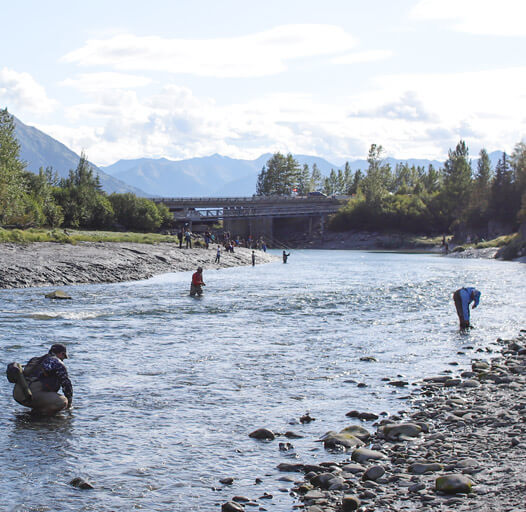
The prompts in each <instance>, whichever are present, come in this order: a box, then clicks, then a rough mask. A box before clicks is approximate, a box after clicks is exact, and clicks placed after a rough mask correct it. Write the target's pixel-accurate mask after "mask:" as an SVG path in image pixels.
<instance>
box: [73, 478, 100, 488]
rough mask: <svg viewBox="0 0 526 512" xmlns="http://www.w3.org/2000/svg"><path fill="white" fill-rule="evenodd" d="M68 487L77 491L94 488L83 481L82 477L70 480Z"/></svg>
mask: <svg viewBox="0 0 526 512" xmlns="http://www.w3.org/2000/svg"><path fill="white" fill-rule="evenodd" d="M69 485H71V486H72V487H76V488H77V489H83V490H85V489H94V488H95V487H93V485H92V484H91V483H90V482H88V481H87V480H85V479H84V478H82V477H79V476H77V477H75V478H74V479H73V480H71V481H70V482H69Z"/></svg>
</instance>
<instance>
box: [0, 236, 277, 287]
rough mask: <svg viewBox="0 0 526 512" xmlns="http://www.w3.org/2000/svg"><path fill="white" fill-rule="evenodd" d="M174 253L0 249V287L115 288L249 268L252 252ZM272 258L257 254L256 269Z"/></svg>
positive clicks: (170, 248)
mask: <svg viewBox="0 0 526 512" xmlns="http://www.w3.org/2000/svg"><path fill="white" fill-rule="evenodd" d="M215 255H216V250H215V248H212V246H211V248H210V249H208V250H207V249H202V248H198V249H179V248H178V246H177V245H176V244H155V245H150V244H136V243H111V242H104V243H93V242H79V243H78V244H76V245H72V244H57V243H48V242H40V243H33V244H27V245H19V244H11V243H3V244H0V288H26V287H32V286H63V285H72V284H86V283H115V282H121V281H134V280H138V279H147V278H149V277H152V276H153V275H156V274H163V273H166V272H183V271H188V270H194V269H196V268H197V266H199V265H200V266H202V267H203V268H204V269H210V268H220V267H234V266H240V265H251V264H252V259H251V255H252V251H251V250H249V249H244V248H236V250H235V252H234V253H227V252H226V251H224V250H223V251H222V252H221V263H220V264H219V265H218V264H216V263H214V259H215ZM277 259H278V258H277V257H276V256H273V255H270V254H268V253H264V252H262V251H256V264H258V265H259V264H262V263H269V262H271V261H276V260H277Z"/></svg>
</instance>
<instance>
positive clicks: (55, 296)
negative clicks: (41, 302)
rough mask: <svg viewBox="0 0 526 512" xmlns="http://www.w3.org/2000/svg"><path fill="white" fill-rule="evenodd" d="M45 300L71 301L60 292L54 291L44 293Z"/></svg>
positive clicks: (66, 295) (64, 293)
mask: <svg viewBox="0 0 526 512" xmlns="http://www.w3.org/2000/svg"><path fill="white" fill-rule="evenodd" d="M45 297H46V299H59V300H68V299H69V300H71V297H70V296H69V295H68V294H67V293H66V292H64V291H62V290H55V291H54V292H49V293H46V295H45Z"/></svg>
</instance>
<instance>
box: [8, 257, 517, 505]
mask: <svg viewBox="0 0 526 512" xmlns="http://www.w3.org/2000/svg"><path fill="white" fill-rule="evenodd" d="M525 269H526V266H525V265H520V264H515V263H502V262H496V261H484V260H455V259H448V258H441V257H437V256H431V255H410V254H408V255H404V254H383V253H374V254H373V253H365V252H351V251H332V252H329V251H293V254H292V256H291V257H290V258H289V263H288V264H287V265H283V264H282V263H276V264H271V265H263V266H256V267H254V268H252V267H246V268H236V269H221V270H216V271H205V281H206V283H207V287H206V289H205V295H204V297H203V298H202V299H201V300H195V299H192V298H190V297H188V295H187V293H188V283H189V280H190V275H191V273H190V272H187V273H181V274H167V275H164V276H158V277H156V278H154V279H150V280H148V281H142V282H136V283H123V284H117V285H94V286H76V287H70V288H67V292H68V293H69V294H70V295H72V296H73V301H71V302H69V301H68V304H64V303H61V302H57V303H54V302H50V301H48V300H46V299H45V298H44V294H45V293H47V292H48V291H50V290H51V289H49V288H48V289H44V288H40V289H26V290H4V291H1V292H0V294H1V296H2V303H3V305H2V310H1V311H0V343H1V344H2V349H3V350H2V352H1V353H2V363H3V364H4V367H5V365H7V363H9V362H11V361H13V360H18V361H19V362H22V363H25V362H26V361H27V360H28V359H30V358H31V357H32V356H34V355H40V354H44V353H45V352H46V351H47V350H48V348H49V346H50V345H51V344H52V343H56V342H62V343H66V344H67V345H68V352H69V353H70V359H68V360H67V364H68V368H69V371H70V374H71V377H72V380H73V383H74V387H75V397H74V409H73V410H72V411H71V413H69V412H65V413H63V414H62V415H59V416H57V417H55V418H52V419H43V418H34V417H32V416H31V415H29V414H27V413H24V412H22V408H21V407H20V406H19V405H18V404H16V403H15V402H14V401H13V400H12V398H11V391H12V389H11V385H9V384H8V382H7V380H5V379H4V380H3V381H2V384H1V394H0V428H1V429H2V432H4V433H5V435H3V436H0V474H1V475H2V479H3V481H5V482H6V483H4V486H3V489H2V490H3V492H2V494H1V495H0V510H20V511H37V510H38V511H41V510H64V511H77V510H86V511H91V510H93V511H95V510H96V511H128V510H132V509H134V508H137V509H143V510H149V511H165V510H174V511H192V510H202V511H209V510H217V509H218V508H219V507H218V505H217V504H219V503H222V502H224V501H226V500H228V499H230V498H231V497H232V496H233V495H245V496H248V497H249V498H253V499H257V498H258V497H259V496H261V495H262V494H263V492H265V491H268V492H271V493H272V494H273V496H274V497H273V499H272V500H263V503H262V504H263V505H264V506H265V508H267V509H269V510H273V511H278V512H279V511H289V510H291V508H292V505H293V501H292V498H290V496H289V495H288V493H287V492H284V490H283V489H284V487H286V485H285V484H284V483H283V482H280V481H279V480H278V479H279V477H280V476H282V475H280V474H279V473H278V472H277V471H276V469H275V467H276V465H277V464H279V463H280V462H283V461H288V462H290V461H291V457H292V458H293V460H295V458H297V460H301V461H303V462H309V461H312V462H316V461H317V462H320V461H324V460H330V459H331V458H333V457H338V456H337V455H330V454H327V453H326V452H325V451H324V450H323V448H322V447H321V446H320V443H315V442H314V439H317V438H319V437H320V436H321V435H323V434H324V433H325V432H326V431H328V430H336V429H341V428H343V427H345V426H347V425H348V424H349V423H350V422H351V420H349V419H348V418H346V417H345V413H346V412H348V411H349V410H351V409H358V410H368V411H372V412H377V413H379V412H381V411H397V410H399V409H400V408H401V407H403V405H402V404H403V403H404V402H403V401H401V400H400V399H401V398H402V397H403V396H405V395H407V394H408V393H409V392H410V388H409V390H408V389H398V388H396V389H391V388H392V386H388V385H386V382H385V381H384V380H382V379H384V378H385V377H389V378H399V376H403V377H404V378H405V380H408V381H410V382H412V381H414V380H415V379H417V378H419V377H421V376H424V375H429V374H433V373H437V372H439V371H442V370H446V369H449V368H453V369H454V370H458V369H462V368H463V367H465V366H466V365H468V364H469V361H470V358H471V357H473V354H475V356H477V357H487V353H486V352H485V351H484V352H482V353H479V352H476V350H477V349H478V348H479V347H486V346H488V345H489V344H491V342H492V341H494V340H495V339H496V338H497V337H498V336H511V335H514V334H516V333H517V331H518V330H519V329H520V328H521V327H524V325H523V324H521V322H522V321H523V317H522V316H521V315H523V311H524V306H525V297H524V294H523V293H522V292H521V291H522V290H524V286H525V285H526V272H525ZM468 284H469V285H474V286H476V287H477V288H479V289H480V290H481V291H482V294H483V295H482V300H481V305H480V307H479V308H477V309H476V310H475V311H474V312H473V314H472V320H473V323H474V324H475V326H476V329H474V330H473V331H472V332H471V333H470V334H469V335H468V336H461V335H460V334H459V332H458V328H457V319H456V315H455V309H454V306H453V302H452V300H451V295H452V293H453V291H454V290H455V289H456V288H458V287H460V286H462V285H468ZM466 347H473V348H466ZM460 352H464V353H465V354H461V353H460ZM366 356H372V357H374V358H375V359H376V360H377V362H367V361H362V360H361V359H360V358H363V357H366ZM451 362H458V363H459V365H458V366H454V367H452V366H450V365H449V363H451ZM358 383H365V384H366V385H367V387H365V388H359V387H357V384H358ZM307 411H310V412H311V414H312V416H313V417H315V418H316V421H314V422H312V423H309V424H300V423H299V421H298V419H299V418H300V416H302V415H303V414H305V413H306V412H307ZM259 427H267V428H271V429H273V430H275V431H281V432H284V431H287V430H293V431H295V432H297V433H299V434H301V435H303V436H304V438H302V439H295V440H293V441H292V444H293V445H294V450H292V451H291V452H280V451H279V449H278V446H277V442H273V443H258V442H256V441H254V440H252V439H250V438H248V433H249V432H251V431H252V430H254V429H256V428H259ZM77 476H81V477H84V478H88V479H89V480H90V481H92V482H93V483H94V485H95V489H94V490H92V491H80V490H78V489H75V488H73V487H71V486H69V485H68V482H69V481H70V480H71V479H72V478H74V477H77ZM227 476H232V477H234V478H235V482H234V485H233V486H231V487H226V488H224V487H223V486H222V485H221V484H220V483H219V479H220V478H224V477H227ZM256 478H260V479H262V480H263V482H262V483H261V484H259V485H256V484H255V480H256ZM280 489H281V490H280ZM285 490H286V489H285Z"/></svg>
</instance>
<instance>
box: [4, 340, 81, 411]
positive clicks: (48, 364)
mask: <svg viewBox="0 0 526 512" xmlns="http://www.w3.org/2000/svg"><path fill="white" fill-rule="evenodd" d="M67 358H68V355H67V351H66V347H65V346H64V345H62V344H61V343H56V344H55V345H52V346H51V348H50V349H49V352H48V353H47V354H45V355H43V356H41V357H33V358H32V359H30V360H29V361H28V363H27V364H26V366H25V367H24V369H23V371H21V372H20V373H19V375H18V378H17V379H16V384H15V388H14V389H13V398H14V399H15V400H16V401H17V402H18V403H19V404H21V405H24V406H25V407H30V408H31V409H32V410H33V411H34V412H37V413H40V414H46V415H51V414H55V413H57V412H59V411H61V410H62V409H66V408H67V409H69V408H70V407H71V404H72V403H73V386H72V385H71V381H70V380H69V377H68V370H67V369H66V365H65V364H64V363H63V361H64V359H67ZM15 364H16V363H15ZM9 366H12V364H11V365H9ZM16 366H18V368H19V369H20V370H21V366H20V365H16ZM61 387H62V390H63V391H64V396H63V395H59V393H58V391H59V389H60V388H61Z"/></svg>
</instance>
